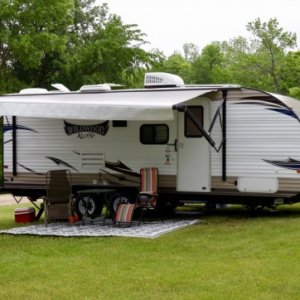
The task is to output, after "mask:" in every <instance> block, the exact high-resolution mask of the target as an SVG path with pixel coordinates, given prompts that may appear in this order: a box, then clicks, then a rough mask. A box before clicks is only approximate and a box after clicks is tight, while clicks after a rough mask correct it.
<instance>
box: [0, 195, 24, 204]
mask: <svg viewBox="0 0 300 300" xmlns="http://www.w3.org/2000/svg"><path fill="white" fill-rule="evenodd" d="M20 199H21V197H16V200H17V201H19V200H20ZM16 200H15V198H14V197H13V195H11V194H1V195H0V205H12V204H17V201H16ZM25 202H29V200H28V199H27V198H26V197H23V198H22V200H21V203H25Z"/></svg>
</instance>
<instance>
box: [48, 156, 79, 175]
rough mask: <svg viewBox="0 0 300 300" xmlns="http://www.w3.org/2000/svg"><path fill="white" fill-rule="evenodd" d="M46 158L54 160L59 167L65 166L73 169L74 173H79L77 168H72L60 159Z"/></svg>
mask: <svg viewBox="0 0 300 300" xmlns="http://www.w3.org/2000/svg"><path fill="white" fill-rule="evenodd" d="M46 158H48V159H50V160H52V161H53V162H54V163H55V164H57V165H58V166H65V167H68V168H70V169H73V170H74V171H76V172H78V170H77V169H76V168H74V167H73V166H71V165H70V164H68V163H67V162H65V161H63V160H61V159H59V158H56V157H51V156H46Z"/></svg>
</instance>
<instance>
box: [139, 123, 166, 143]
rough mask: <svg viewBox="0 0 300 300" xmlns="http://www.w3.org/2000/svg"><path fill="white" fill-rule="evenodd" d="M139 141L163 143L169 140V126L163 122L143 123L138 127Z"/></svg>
mask: <svg viewBox="0 0 300 300" xmlns="http://www.w3.org/2000/svg"><path fill="white" fill-rule="evenodd" d="M140 141H141V143H142V144H145V145H163V144H166V143H168V141H169V127H168V126H167V125H165V124H145V125H142V126H141V127H140Z"/></svg>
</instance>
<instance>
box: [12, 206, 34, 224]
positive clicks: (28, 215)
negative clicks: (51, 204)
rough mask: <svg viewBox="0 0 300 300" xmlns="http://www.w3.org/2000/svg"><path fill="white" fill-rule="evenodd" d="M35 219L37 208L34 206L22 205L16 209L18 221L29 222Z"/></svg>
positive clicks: (16, 219)
mask: <svg viewBox="0 0 300 300" xmlns="http://www.w3.org/2000/svg"><path fill="white" fill-rule="evenodd" d="M34 220H35V210H34V208H33V207H22V208H16V209H15V222H16V223H29V222H33V221H34Z"/></svg>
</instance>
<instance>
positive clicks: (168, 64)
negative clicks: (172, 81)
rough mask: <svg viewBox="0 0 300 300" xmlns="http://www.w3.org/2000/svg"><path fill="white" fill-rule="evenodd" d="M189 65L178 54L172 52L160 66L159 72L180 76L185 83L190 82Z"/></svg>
mask: <svg viewBox="0 0 300 300" xmlns="http://www.w3.org/2000/svg"><path fill="white" fill-rule="evenodd" d="M190 68H191V64H190V62H189V61H187V60H186V59H185V58H184V57H183V55H182V54H181V53H180V52H174V53H173V54H172V55H170V56H169V57H168V58H167V59H166V60H164V61H163V63H162V64H161V68H160V71H161V72H167V73H171V74H176V75H178V76H180V77H181V78H182V79H183V80H184V82H185V83H189V82H190Z"/></svg>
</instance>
